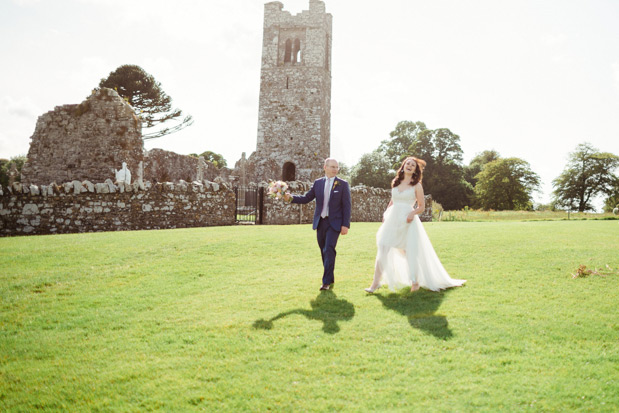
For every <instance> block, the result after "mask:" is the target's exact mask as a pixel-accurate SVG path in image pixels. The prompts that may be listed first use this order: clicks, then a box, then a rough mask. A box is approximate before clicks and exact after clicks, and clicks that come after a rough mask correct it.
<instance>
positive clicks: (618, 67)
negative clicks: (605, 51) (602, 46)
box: [611, 62, 619, 90]
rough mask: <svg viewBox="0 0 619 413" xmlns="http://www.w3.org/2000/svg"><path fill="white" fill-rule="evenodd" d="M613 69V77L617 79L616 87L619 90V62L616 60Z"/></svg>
mask: <svg viewBox="0 0 619 413" xmlns="http://www.w3.org/2000/svg"><path fill="white" fill-rule="evenodd" d="M611 68H612V71H613V79H614V81H615V87H616V88H617V89H618V90H619V62H615V63H613V64H612V65H611Z"/></svg>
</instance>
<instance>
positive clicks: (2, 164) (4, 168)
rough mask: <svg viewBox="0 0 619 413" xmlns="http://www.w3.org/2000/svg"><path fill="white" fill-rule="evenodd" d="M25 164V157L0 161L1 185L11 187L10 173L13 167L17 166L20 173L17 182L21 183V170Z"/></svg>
mask: <svg viewBox="0 0 619 413" xmlns="http://www.w3.org/2000/svg"><path fill="white" fill-rule="evenodd" d="M25 162H26V156H25V155H19V156H14V157H12V158H11V159H10V160H8V159H0V184H2V185H3V186H8V185H9V171H10V170H11V167H12V165H15V168H16V169H17V172H18V173H17V176H16V179H15V180H16V181H18V182H19V181H21V168H22V167H23V166H24V163H25Z"/></svg>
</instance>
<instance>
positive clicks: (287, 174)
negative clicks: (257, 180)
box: [282, 162, 296, 181]
mask: <svg viewBox="0 0 619 413" xmlns="http://www.w3.org/2000/svg"><path fill="white" fill-rule="evenodd" d="M295 170H296V168H295V166H294V164H293V163H292V162H286V163H285V164H284V168H283V171H282V181H294V180H295V179H296V178H295V173H296V171H295Z"/></svg>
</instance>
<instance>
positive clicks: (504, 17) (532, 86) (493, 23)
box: [0, 0, 619, 203]
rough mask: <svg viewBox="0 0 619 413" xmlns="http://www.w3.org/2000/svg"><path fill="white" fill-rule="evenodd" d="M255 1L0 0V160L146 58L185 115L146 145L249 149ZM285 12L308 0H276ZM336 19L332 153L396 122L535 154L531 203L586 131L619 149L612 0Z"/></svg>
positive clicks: (183, 150)
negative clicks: (182, 125)
mask: <svg viewBox="0 0 619 413" xmlns="http://www.w3.org/2000/svg"><path fill="white" fill-rule="evenodd" d="M265 3H266V2H265V1H261V0H234V1H231V0H175V1H174V2H172V1H169V0H53V1H52V0H0V59H1V63H0V125H1V126H0V158H10V157H12V156H17V155H25V154H27V152H28V148H29V142H30V136H32V134H33V132H34V129H35V126H36V121H37V118H38V117H39V116H40V115H42V114H43V113H46V112H48V111H50V110H53V109H54V107H55V106H60V105H65V104H76V103H80V102H82V101H83V100H84V99H85V98H86V97H87V96H88V95H89V94H90V92H91V90H92V89H93V88H95V87H97V86H98V84H99V81H100V80H101V79H102V78H105V77H107V76H108V75H109V74H110V72H112V71H114V70H115V69H116V68H117V67H119V66H121V65H123V64H136V65H139V66H141V67H142V68H143V69H144V70H146V71H147V72H148V73H150V74H152V75H153V76H154V77H155V79H156V80H158V81H159V82H161V86H162V88H163V90H164V91H165V92H166V93H167V94H168V95H169V96H170V97H171V98H172V100H173V102H172V103H173V105H174V106H175V107H178V108H180V109H182V110H183V111H184V112H185V113H187V114H191V115H192V116H193V118H194V120H195V123H194V125H193V126H191V127H189V128H186V129H184V130H183V131H181V132H178V133H175V134H172V135H169V136H166V137H163V138H160V139H155V140H150V141H146V142H145V148H146V149H152V148H162V149H166V150H171V151H174V152H177V153H180V154H189V153H201V152H204V151H207V150H210V151H214V152H217V153H220V154H222V155H223V156H224V157H225V158H226V160H227V162H228V165H229V166H234V163H235V162H236V161H237V160H238V159H239V158H240V157H241V153H242V152H246V153H247V156H249V155H250V154H251V153H252V152H253V151H254V150H255V149H256V136H257V125H258V94H259V86H260V85H259V81H260V60H261V54H262V24H263V14H264V4H265ZM282 3H283V4H284V10H287V11H290V12H291V13H292V14H296V13H299V12H301V11H302V10H306V9H308V8H309V0H284V1H282ZM325 4H326V9H327V12H328V13H331V14H332V16H333V40H332V93H331V106H332V107H331V156H333V157H335V158H336V159H338V160H339V161H340V162H343V163H345V164H347V165H349V166H352V165H354V164H355V163H356V162H357V161H358V160H359V158H360V157H361V156H362V155H363V154H364V153H368V152H371V151H373V150H374V149H376V148H377V147H378V145H379V144H380V142H381V141H382V140H385V139H387V138H389V132H391V131H392V130H394V129H395V126H396V125H397V123H398V122H400V121H404V120H408V121H421V122H424V123H425V124H426V126H427V127H428V128H430V129H438V128H448V129H450V130H451V131H452V132H453V133H455V134H457V135H458V136H460V143H461V147H462V149H463V151H464V163H465V164H468V162H469V161H470V160H471V159H472V158H473V157H474V156H475V155H476V154H478V153H480V152H482V151H484V150H489V149H494V150H496V151H498V152H499V153H500V155H501V156H503V157H519V158H522V159H524V160H525V161H527V162H529V163H530V165H531V168H532V170H533V171H534V172H536V173H537V174H538V175H539V176H540V178H541V180H542V190H541V191H540V192H539V193H537V194H535V200H536V201H537V202H542V203H547V202H549V201H550V199H551V192H552V189H553V188H552V180H553V179H554V178H556V177H557V176H559V174H560V173H561V172H562V170H563V168H564V167H565V165H566V162H567V158H568V155H569V153H570V152H573V151H574V150H575V148H576V146H577V145H578V144H580V143H583V142H589V143H591V144H593V146H594V147H596V148H598V149H599V150H602V151H605V152H612V153H614V154H617V155H619V1H616V0H431V1H430V0H424V1H421V0H381V1H380V2H378V1H366V0H325Z"/></svg>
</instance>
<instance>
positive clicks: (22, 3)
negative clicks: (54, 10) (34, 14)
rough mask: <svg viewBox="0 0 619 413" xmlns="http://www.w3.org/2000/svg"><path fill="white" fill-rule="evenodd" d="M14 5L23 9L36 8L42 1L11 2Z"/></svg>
mask: <svg viewBox="0 0 619 413" xmlns="http://www.w3.org/2000/svg"><path fill="white" fill-rule="evenodd" d="M11 1H12V2H13V3H15V4H17V5H18V6H21V7H28V6H34V5H35V4H38V3H40V2H41V0H11Z"/></svg>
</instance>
